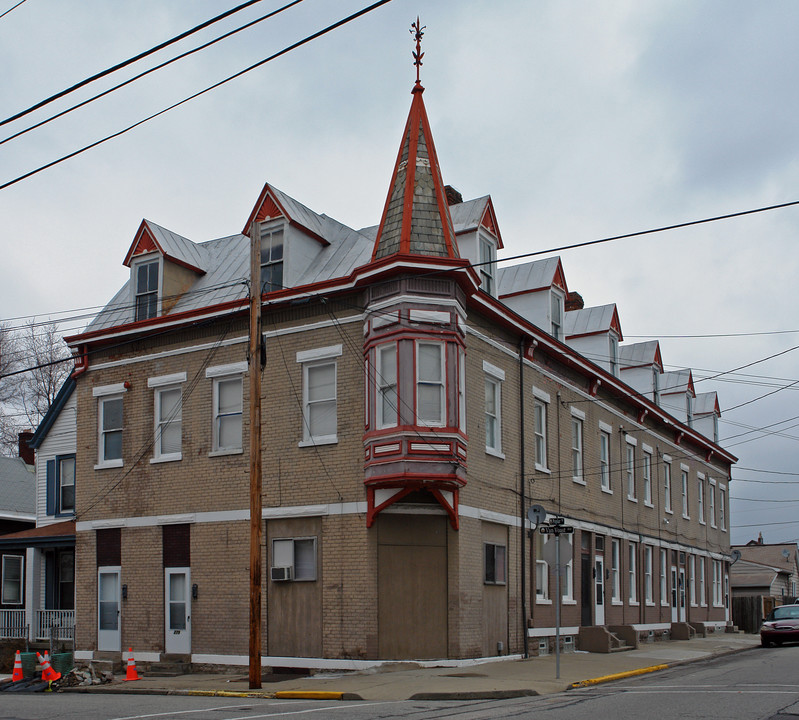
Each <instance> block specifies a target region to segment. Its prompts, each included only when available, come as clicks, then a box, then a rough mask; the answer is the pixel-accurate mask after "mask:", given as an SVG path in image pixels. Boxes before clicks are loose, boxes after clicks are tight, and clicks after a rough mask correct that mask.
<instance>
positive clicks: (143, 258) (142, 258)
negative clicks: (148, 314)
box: [130, 251, 164, 322]
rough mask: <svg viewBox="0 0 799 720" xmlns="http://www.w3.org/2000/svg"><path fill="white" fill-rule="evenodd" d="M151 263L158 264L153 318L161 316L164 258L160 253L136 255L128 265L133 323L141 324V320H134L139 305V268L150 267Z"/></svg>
mask: <svg viewBox="0 0 799 720" xmlns="http://www.w3.org/2000/svg"><path fill="white" fill-rule="evenodd" d="M151 263H157V264H158V287H157V288H156V291H155V317H159V316H160V315H161V299H162V297H163V285H164V258H163V256H162V255H161V253H159V252H155V251H152V252H149V253H147V254H142V255H137V256H136V257H135V258H134V259H133V262H131V264H130V292H131V295H132V298H131V305H132V306H133V321H134V322H141V320H137V319H136V310H137V307H138V304H139V292H138V289H139V288H138V274H139V266H140V265H150V264H151ZM142 294H144V293H142ZM147 319H152V318H147Z"/></svg>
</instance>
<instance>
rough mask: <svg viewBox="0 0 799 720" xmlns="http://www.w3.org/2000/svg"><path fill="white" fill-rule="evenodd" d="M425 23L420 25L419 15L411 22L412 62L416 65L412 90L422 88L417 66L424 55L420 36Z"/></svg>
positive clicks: (419, 65)
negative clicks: (414, 42) (413, 44)
mask: <svg viewBox="0 0 799 720" xmlns="http://www.w3.org/2000/svg"><path fill="white" fill-rule="evenodd" d="M426 27H427V25H422V24H421V23H420V22H419V16H418V15H417V16H416V22H415V23H411V30H410V33H411V35H413V37H414V40H416V51H415V52H413V64H414V65H416V86H415V87H414V92H416V91H417V89H418V90H424V88H423V87H422V83H421V80H420V79H419V68H420V67H421V66H422V58H423V57H424V53H423V52H422V36H423V35H424V31H425V28H426Z"/></svg>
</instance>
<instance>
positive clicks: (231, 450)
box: [208, 448, 244, 458]
mask: <svg viewBox="0 0 799 720" xmlns="http://www.w3.org/2000/svg"><path fill="white" fill-rule="evenodd" d="M243 454H244V450H243V449H242V448H228V449H226V450H212V451H211V452H209V453H208V457H209V458H211V457H225V455H243Z"/></svg>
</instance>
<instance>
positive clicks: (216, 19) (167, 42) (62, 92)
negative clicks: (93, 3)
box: [0, 0, 262, 127]
mask: <svg viewBox="0 0 799 720" xmlns="http://www.w3.org/2000/svg"><path fill="white" fill-rule="evenodd" d="M23 1H24V0H23ZM261 1H262V0H247V1H246V2H244V3H242V4H240V5H237V6H236V7H234V8H231V9H230V10H226V11H225V12H223V13H221V14H220V15H217V16H216V17H213V18H211V19H210V20H206V21H205V22H202V23H200V24H199V25H197V26H195V27H193V28H191V29H190V30H186V31H185V32H182V33H180V34H179V35H176V36H175V37H173V38H170V39H169V40H165V41H164V42H162V43H159V44H158V45H156V46H155V47H152V48H150V49H149V50H145V51H144V52H141V53H139V54H138V55H135V56H134V57H132V58H128V59H127V60H123V61H122V62H120V63H117V64H116V65H114V66H112V67H110V68H106V69H105V70H101V71H100V72H98V73H95V74H94V75H92V76H91V77H88V78H85V79H83V80H81V81H80V82H77V83H75V84H74V85H72V86H70V87H68V88H66V89H65V90H60V91H59V92H57V93H55V94H54V95H51V96H50V97H48V98H45V99H44V100H41V101H39V102H37V103H35V104H34V105H31V106H30V107H29V108H27V109H25V110H21V111H19V112H17V113H15V114H14V115H11V116H10V117H7V118H5V119H4V120H0V127H1V126H3V125H7V124H8V123H10V122H13V121H14V120H19V118H22V117H25V116H26V115H29V114H30V113H32V112H34V111H35V110H38V109H39V108H42V107H44V106H45V105H48V104H50V103H51V102H54V101H55V100H58V99H60V98H62V97H64V96H65V95H69V94H70V93H72V92H75V90H79V89H80V88H82V87H85V86H86V85H89V84H90V83H93V82H95V81H96V80H99V79H101V78H104V77H106V76H107V75H110V74H112V73H114V72H116V71H117V70H121V69H122V68H125V67H127V66H128V65H132V64H133V63H135V62H138V61H139V60H143V59H144V58H146V57H148V56H150V55H152V54H153V53H156V52H158V51H159V50H163V49H164V48H166V47H169V46H170V45H174V44H175V43H176V42H179V41H180V40H183V39H185V38H187V37H189V36H190V35H193V34H194V33H196V32H199V31H200V30H204V29H205V28H207V27H209V26H211V25H213V24H214V23H217V22H219V21H220V20H224V19H225V18H227V17H230V16H231V15H234V14H236V13H237V12H240V11H241V10H244V9H245V8H248V7H249V6H250V5H255V4H256V3H259V2H261ZM19 4H20V5H21V4H22V3H19ZM14 7H18V6H17V5H15V6H14ZM13 9H14V8H11V10H13ZM8 12H10V10H9V11H8ZM4 14H5V13H4ZM0 17H2V16H0Z"/></svg>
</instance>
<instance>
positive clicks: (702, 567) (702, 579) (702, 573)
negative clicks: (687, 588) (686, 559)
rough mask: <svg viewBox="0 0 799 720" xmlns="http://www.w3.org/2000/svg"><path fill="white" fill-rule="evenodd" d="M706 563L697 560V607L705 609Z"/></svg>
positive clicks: (702, 558)
mask: <svg viewBox="0 0 799 720" xmlns="http://www.w3.org/2000/svg"><path fill="white" fill-rule="evenodd" d="M706 569H707V562H706V561H705V558H704V557H700V558H699V607H707V572H706Z"/></svg>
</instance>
